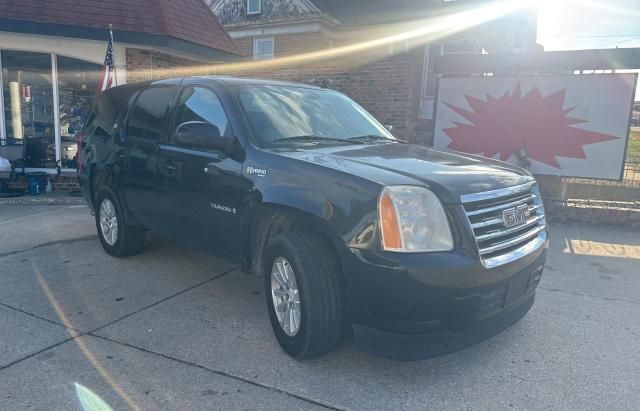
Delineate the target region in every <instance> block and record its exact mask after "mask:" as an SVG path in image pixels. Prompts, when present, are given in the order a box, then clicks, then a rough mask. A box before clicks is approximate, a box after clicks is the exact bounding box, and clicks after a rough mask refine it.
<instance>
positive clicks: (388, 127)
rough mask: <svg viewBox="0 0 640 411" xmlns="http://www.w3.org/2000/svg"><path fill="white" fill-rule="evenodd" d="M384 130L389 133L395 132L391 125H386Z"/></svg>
mask: <svg viewBox="0 0 640 411" xmlns="http://www.w3.org/2000/svg"><path fill="white" fill-rule="evenodd" d="M384 128H386V129H387V131H393V126H392V125H391V124H385V125H384Z"/></svg>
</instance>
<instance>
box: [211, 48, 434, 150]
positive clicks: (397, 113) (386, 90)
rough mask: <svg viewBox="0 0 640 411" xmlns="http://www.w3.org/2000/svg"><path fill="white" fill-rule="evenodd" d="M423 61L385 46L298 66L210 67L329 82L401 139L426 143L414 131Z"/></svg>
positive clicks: (414, 53) (413, 53) (238, 73)
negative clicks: (387, 126)
mask: <svg viewBox="0 0 640 411" xmlns="http://www.w3.org/2000/svg"><path fill="white" fill-rule="evenodd" d="M422 61H423V52H422V49H413V50H410V51H409V52H408V53H401V54H395V55H389V54H388V50H387V49H384V50H378V51H374V52H369V53H367V54H360V55H356V56H350V57H339V58H335V59H332V60H327V61H322V62H312V63H307V64H298V65H296V66H285V67H278V68H269V69H261V70H255V69H252V68H251V67H250V66H249V67H248V68H247V69H242V70H239V69H236V70H234V71H232V72H230V71H224V70H216V69H215V68H212V69H211V70H209V73H210V74H226V75H236V76H247V77H260V78H270V79H275V80H286V81H296V82H301V83H308V84H316V85H322V86H326V87H328V88H331V89H334V90H337V91H340V92H342V93H344V94H346V95H348V96H349V97H351V98H352V99H354V100H355V101H356V102H358V103H359V104H361V105H362V106H363V107H364V108H365V109H367V110H368V111H369V112H371V114H373V115H374V116H375V117H376V118H377V119H378V120H379V121H380V122H382V123H384V124H390V125H392V126H393V127H394V130H393V132H394V134H395V135H396V136H397V137H399V138H403V139H409V140H411V141H414V142H418V143H425V141H424V138H422V137H421V136H420V135H419V134H418V133H416V131H415V126H416V124H417V117H418V110H419V104H420V103H419V101H420V94H419V93H420V84H421V77H422Z"/></svg>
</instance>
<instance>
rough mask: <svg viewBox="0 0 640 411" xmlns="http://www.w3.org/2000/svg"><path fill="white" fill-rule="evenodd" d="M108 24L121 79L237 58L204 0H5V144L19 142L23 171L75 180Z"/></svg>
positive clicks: (1, 121)
mask: <svg viewBox="0 0 640 411" xmlns="http://www.w3.org/2000/svg"><path fill="white" fill-rule="evenodd" d="M110 24H111V25H112V26H113V34H114V39H115V43H114V48H113V55H114V59H115V65H116V80H117V84H124V83H126V82H132V81H140V80H146V79H151V78H154V77H156V76H157V75H158V73H159V72H161V71H162V70H163V69H165V68H170V67H176V66H185V65H186V66H189V65H196V64H203V63H206V64H209V63H214V62H223V61H229V60H235V59H237V58H238V51H237V49H236V47H235V45H234V44H233V42H232V41H231V39H230V38H229V36H228V35H227V34H226V32H225V31H224V29H223V28H222V27H221V26H220V24H219V23H218V20H217V18H216V16H215V15H214V14H213V13H212V12H211V10H210V9H209V8H208V7H206V5H205V4H204V3H203V2H202V0H180V1H174V0H110V1H107V2H103V1H97V0H73V1H71V0H48V1H40V0H21V1H19V2H16V1H13V0H0V83H1V85H2V86H1V87H0V145H1V146H2V147H5V148H6V147H9V146H17V147H13V148H15V149H22V152H23V158H22V159H20V160H17V161H16V162H15V165H16V166H17V167H18V171H22V170H24V171H25V172H46V173H48V174H50V175H52V176H53V175H56V174H57V173H58V171H61V176H60V177H57V178H54V179H53V182H54V186H57V188H70V187H73V186H75V178H74V177H75V152H76V147H75V146H76V144H75V134H76V133H77V132H78V131H79V129H80V127H81V125H82V123H83V121H84V118H85V117H86V115H87V114H88V110H89V109H90V107H91V104H92V102H93V100H94V98H95V95H96V91H97V86H98V79H99V76H100V73H101V69H102V64H103V62H104V58H105V53H106V50H107V41H108V38H109V32H108V27H109V25H110ZM0 151H1V150H0ZM13 151H16V150H13ZM54 188H56V187H54Z"/></svg>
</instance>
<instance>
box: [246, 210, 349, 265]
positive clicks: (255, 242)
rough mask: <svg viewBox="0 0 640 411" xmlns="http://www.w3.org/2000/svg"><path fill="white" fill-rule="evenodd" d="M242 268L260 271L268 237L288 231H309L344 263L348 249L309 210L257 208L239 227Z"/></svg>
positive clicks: (326, 224) (333, 231)
mask: <svg viewBox="0 0 640 411" xmlns="http://www.w3.org/2000/svg"><path fill="white" fill-rule="evenodd" d="M240 230H241V231H240V235H241V238H240V241H241V244H242V247H241V250H242V251H241V252H242V262H241V269H242V271H245V272H254V273H255V272H258V270H259V269H260V267H261V266H262V257H263V254H264V251H265V248H266V246H267V243H268V241H269V238H272V237H273V236H276V235H278V234H280V233H283V232H286V231H310V232H314V233H316V234H317V235H319V236H320V237H321V238H323V239H324V240H325V241H326V243H327V244H328V245H329V246H330V247H331V249H332V251H333V252H335V254H336V257H338V261H341V254H342V252H344V251H346V246H345V243H344V241H343V240H342V238H341V237H340V236H339V235H338V234H337V233H336V231H335V230H334V229H333V227H332V226H331V225H330V224H329V222H328V221H326V220H325V219H323V218H321V217H319V216H318V215H316V214H313V213H311V212H309V211H306V210H302V209H299V208H295V207H291V206H288V205H283V204H278V203H262V204H260V205H257V206H254V207H252V208H251V209H250V211H249V212H248V213H247V214H246V217H245V218H244V219H242V221H241V224H240Z"/></svg>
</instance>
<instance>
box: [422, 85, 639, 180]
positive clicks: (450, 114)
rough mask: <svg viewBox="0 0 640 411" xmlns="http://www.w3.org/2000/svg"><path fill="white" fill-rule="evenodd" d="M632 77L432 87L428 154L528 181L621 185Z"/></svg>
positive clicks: (632, 95)
mask: <svg viewBox="0 0 640 411" xmlns="http://www.w3.org/2000/svg"><path fill="white" fill-rule="evenodd" d="M636 81H637V74H635V73H633V74H589V75H553V76H518V77H498V76H495V77H464V78H461V77H456V78H442V79H440V83H439V87H438V101H437V106H436V116H435V118H436V122H435V136H434V146H435V147H436V148H439V149H449V150H457V151H463V152H467V153H474V154H481V155H484V156H486V157H492V158H496V159H499V160H503V161H508V162H511V163H513V164H519V165H521V166H522V165H523V166H526V167H528V168H529V169H530V170H531V171H532V172H533V173H534V174H550V175H559V176H572V177H590V178H604V179H621V178H622V172H623V168H624V161H625V152H626V148H627V140H628V138H629V121H630V115H631V106H632V104H633V97H634V93H635V87H636Z"/></svg>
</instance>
